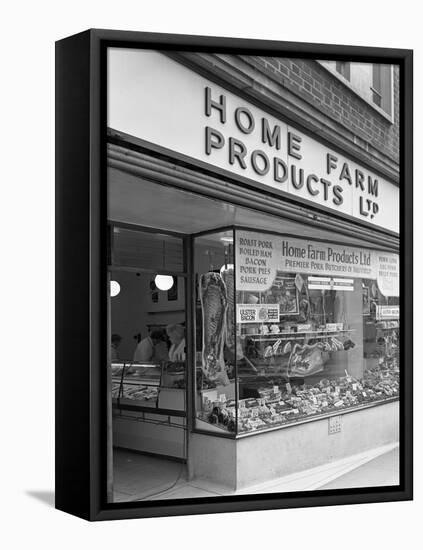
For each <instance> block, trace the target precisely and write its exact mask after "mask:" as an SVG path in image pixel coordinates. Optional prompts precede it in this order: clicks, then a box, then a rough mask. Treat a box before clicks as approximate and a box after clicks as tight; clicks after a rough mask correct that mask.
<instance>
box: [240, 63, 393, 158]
mask: <svg viewBox="0 0 423 550" xmlns="http://www.w3.org/2000/svg"><path fill="white" fill-rule="evenodd" d="M250 60H251V58H250ZM254 62H255V64H256V65H257V68H260V69H261V71H262V72H265V73H268V75H269V76H271V77H272V78H274V79H276V80H277V81H278V82H279V84H281V85H282V86H284V87H285V88H287V89H289V91H290V92H291V93H294V94H296V95H297V96H299V97H300V98H301V99H302V100H303V101H305V102H306V103H307V104H308V105H309V106H310V108H311V109H317V110H319V111H320V112H322V113H323V114H324V115H326V116H327V117H329V118H331V119H332V120H334V121H336V122H337V123H339V124H340V125H342V126H344V127H345V128H346V129H348V130H349V132H352V133H353V134H354V136H355V137H356V138H358V140H362V141H364V142H365V143H368V144H369V145H370V146H371V147H372V148H374V149H376V150H377V151H379V152H380V153H381V154H383V155H385V156H387V157H388V158H389V159H391V160H392V161H394V162H395V163H398V161H399V124H398V122H399V70H398V67H395V69H394V122H393V123H392V122H390V121H389V120H387V119H386V118H385V117H384V116H383V115H381V114H379V113H378V112H377V111H376V110H375V109H373V107H371V106H370V105H369V104H368V103H367V102H366V101H365V100H364V99H361V98H360V97H359V96H358V95H357V94H356V93H354V92H353V91H352V90H351V89H349V88H348V87H347V86H345V85H344V84H343V83H342V82H341V81H340V80H338V79H337V78H336V76H334V75H332V74H331V73H330V72H329V71H327V70H326V69H325V68H324V67H322V66H321V65H320V64H319V63H318V62H317V61H312V60H301V59H283V58H271V57H254Z"/></svg>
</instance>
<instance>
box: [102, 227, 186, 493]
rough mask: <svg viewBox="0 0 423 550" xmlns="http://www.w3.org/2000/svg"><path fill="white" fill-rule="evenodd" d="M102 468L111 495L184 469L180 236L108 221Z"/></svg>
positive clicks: (149, 485)
mask: <svg viewBox="0 0 423 550" xmlns="http://www.w3.org/2000/svg"><path fill="white" fill-rule="evenodd" d="M109 235H110V246H109V269H108V271H109V286H110V300H109V364H110V369H109V370H110V377H109V391H110V394H111V400H110V401H111V414H110V415H109V418H110V429H109V439H110V442H109V454H110V456H109V459H110V462H111V463H112V465H111V466H110V468H109V476H111V480H110V481H111V482H110V486H111V487H112V495H111V500H112V501H113V502H119V501H128V500H141V499H143V498H153V497H154V495H155V494H156V492H159V493H160V492H161V491H163V490H164V489H167V488H168V487H169V486H172V484H173V483H175V482H176V481H177V480H179V479H181V478H184V477H185V476H186V459H187V433H186V431H187V422H186V418H187V395H186V391H187V390H186V388H187V383H186V379H187V369H186V334H185V333H186V307H185V304H186V285H187V281H186V278H187V277H186V269H185V239H184V237H183V236H180V235H175V234H169V233H165V232H162V231H156V230H154V229H152V228H147V229H141V228H139V227H130V226H128V225H122V224H118V223H111V224H110V226H109Z"/></svg>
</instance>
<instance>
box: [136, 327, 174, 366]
mask: <svg viewBox="0 0 423 550" xmlns="http://www.w3.org/2000/svg"><path fill="white" fill-rule="evenodd" d="M165 339H166V337H165V334H164V333H163V331H162V330H158V329H157V330H152V331H151V333H150V334H149V335H148V336H146V337H145V338H143V339H142V340H140V342H139V344H138V345H137V347H136V349H135V353H134V362H135V363H145V362H146V361H164V360H166V359H167V345H166V341H165Z"/></svg>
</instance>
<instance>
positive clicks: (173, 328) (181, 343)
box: [166, 325, 186, 362]
mask: <svg viewBox="0 0 423 550" xmlns="http://www.w3.org/2000/svg"><path fill="white" fill-rule="evenodd" d="M166 332H167V335H168V337H169V340H170V343H171V345H170V348H169V361H171V362H176V361H185V346H186V344H185V329H184V327H183V326H182V325H168V326H167V327H166Z"/></svg>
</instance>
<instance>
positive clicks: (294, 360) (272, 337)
mask: <svg viewBox="0 0 423 550" xmlns="http://www.w3.org/2000/svg"><path fill="white" fill-rule="evenodd" d="M108 193H109V200H108V219H109V227H110V262H109V280H110V289H111V298H110V307H109V311H110V322H109V327H110V329H109V337H110V362H111V372H112V376H111V389H110V391H111V392H112V397H113V410H112V428H113V448H114V452H113V486H114V502H121V501H131V500H142V499H152V500H154V499H155V498H160V499H162V498H174V497H173V496H172V495H173V494H174V493H172V490H173V489H174V488H175V487H177V486H179V485H181V484H183V483H184V481H185V480H186V479H187V470H186V461H187V456H188V452H187V446H188V433H187V414H188V406H187V405H188V400H189V396H188V392H187V386H188V384H187V375H188V369H190V368H192V369H194V368H195V371H196V375H195V376H193V380H194V386H195V404H194V408H195V411H194V415H195V421H194V427H195V428H196V429H199V430H203V431H205V432H211V433H214V434H216V433H223V434H226V435H227V434H233V435H240V436H242V435H246V434H248V433H253V432H255V431H260V430H263V429H268V428H275V427H277V426H282V425H284V424H286V423H292V422H296V421H299V420H301V419H304V418H305V417H309V416H312V415H318V414H324V413H325V411H328V410H329V409H331V408H333V407H340V408H344V407H348V406H356V405H359V404H360V403H361V404H363V403H364V404H365V403H367V402H370V401H372V400H377V398H381V394H382V393H383V396H382V397H384V398H385V397H389V392H390V393H391V397H394V396H395V395H397V391H398V385H397V383H396V382H395V380H396V379H395V380H394V376H393V375H392V372H391V371H392V370H393V371H395V372H397V370H398V364H397V360H396V359H395V357H397V354H398V349H397V347H398V346H397V342H398V338H397V336H398V327H399V325H398V322H397V321H381V320H379V321H378V320H377V319H376V316H375V304H384V305H396V304H398V300H397V299H393V298H389V299H384V297H383V296H381V294H380V292H379V290H378V288H377V285H375V282H374V281H372V280H365V279H361V278H356V279H354V280H353V282H352V285H351V288H350V289H349V291H348V292H345V291H342V290H341V291H340V290H334V289H330V290H328V291H325V292H322V290H321V289H319V288H316V289H313V286H312V284H311V282H312V281H311V279H310V278H309V277H308V276H307V275H304V276H303V277H302V278H301V285H299V284H298V278H297V280H296V273H280V274H279V275H278V278H277V280H276V281H275V284H274V286H273V287H272V288H271V289H270V290H269V291H268V292H267V293H266V294H263V293H259V292H248V293H246V292H243V291H237V292H235V285H234V277H235V274H234V246H233V245H234V239H235V238H236V236H235V233H234V230H233V229H230V228H231V226H239V227H248V228H249V229H251V230H257V231H263V232H266V231H267V232H274V233H275V234H281V233H283V234H288V235H292V236H300V237H301V238H302V239H307V238H310V239H318V240H321V241H330V242H334V243H335V242H336V243H338V244H341V243H346V244H349V245H353V246H356V247H364V248H366V247H368V244H366V242H364V241H362V240H361V239H360V238H357V237H356V236H350V235H341V234H340V235H334V233H333V231H330V230H317V229H316V228H313V227H311V226H309V225H306V224H300V223H297V222H294V221H290V220H285V219H281V218H280V217H276V216H270V215H269V214H264V213H261V212H259V211H256V210H252V209H248V208H245V207H240V206H236V205H232V204H228V203H224V202H222V201H217V200H212V199H210V198H206V197H204V196H201V195H199V194H194V193H190V192H187V191H183V190H181V189H176V188H173V187H169V186H164V185H160V184H158V183H153V182H149V181H145V180H141V179H140V178H138V177H136V176H134V175H132V174H129V173H126V172H124V171H120V170H117V169H114V168H109V173H108ZM228 228H229V229H228ZM196 234H200V235H198V236H196V237H195V238H194V242H193V254H194V259H193V273H192V274H193V278H194V287H195V294H196V295H195V296H194V297H193V296H192V291H191V290H190V288H189V286H188V277H187V275H188V270H189V266H188V265H187V255H186V242H185V239H184V236H188V235H196ZM205 274H206V275H207V276H208V278H205V277H204V276H205ZM221 281H224V284H225V293H226V294H225V296H226V297H225V300H226V302H225V308H226V314H225V316H226V317H225V320H224V322H225V331H226V332H225V334H226V335H227V336H225V341H224V342H222V343H221V344H218V345H219V346H220V349H221V355H222V358H221V360H220V359H219V360H220V366H219V367H216V368H215V370H214V371H213V376H211V375H210V372H208V371H207V369H204V365H205V364H207V359H205V358H204V354H205V353H207V346H208V345H209V343H208V341H207V336H206V335H205V334H204V331H203V327H206V328H207V325H206V324H205V323H206V321H207V319H206V317H207V312H206V309H205V308H206V306H205V304H206V300H208V299H209V295H210V293H213V292H214V291H215V290H216V289H215V286H213V285H219V284H221ZM202 285H203V286H202ZM187 300H192V302H193V303H194V304H195V306H194V310H195V312H194V317H195V319H194V321H195V322H194V332H195V338H194V340H195V341H194V353H195V356H194V357H193V362H195V365H193V366H192V367H190V365H189V364H187V363H188V359H187V357H188V356H189V353H188V349H187V339H189V335H187V326H188V324H187ZM274 303H277V304H278V308H279V312H280V315H279V316H278V318H277V319H276V320H274V322H273V323H270V322H259V323H254V322H249V323H242V322H238V319H237V318H236V315H235V309H236V306H237V305H238V304H250V305H254V306H255V305H257V304H264V305H266V306H268V305H269V304H274ZM228 304H229V305H228ZM372 304H373V306H372ZM372 308H373V309H372ZM263 327H265V328H263ZM327 327H332V328H331V331H332V332H331V334H329V335H328V333H327V331H328V328H327ZM212 330H213V327H212ZM222 330H223V329H222ZM206 332H207V333H209V330H208V329H207V330H206ZM388 347H389V353H388V351H386V350H387V348H388ZM381 348H385V351H384V352H382V351H381ZM383 353H385V355H387V356H388V355H389V357H390V358H394V359H392V361H391V363H392V364H391V370H390V371H389V376H387V375H386V376H385V374H386V373H384V374H383V376H385V382H386V384H385V385H384V386H383V388H382V386H381V385H380V383H381V381H380V379H379V378H377V373H376V371H378V369H379V370H380V365H381V362H380V358H381V356H383ZM395 361H396V362H395ZM365 373H368V377H367V378H366V380H370V378H372V377H373V378H377V380H375V381H374V383H373V386H372V384H371V383H370V382H368V385H367V386H366V384H367V382H363V379H364V378H363V377H364V374H365ZM375 386H377V390H375V389H374V387H375ZM381 388H382V389H381ZM386 388H388V389H386ZM385 389H386V392H387V393H386V394H385V393H384V392H385ZM379 390H380V391H379ZM359 394H360V395H359ZM363 394H364V395H363ZM282 397H283V403H284V404H283V406H282V405H280V403H282V401H281V399H282ZM191 490H192V488H191ZM187 496H209V495H208V494H207V495H206V494H201V491H200V492H198V493H197V494H194V493H192V492H191V493H189V494H187Z"/></svg>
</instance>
